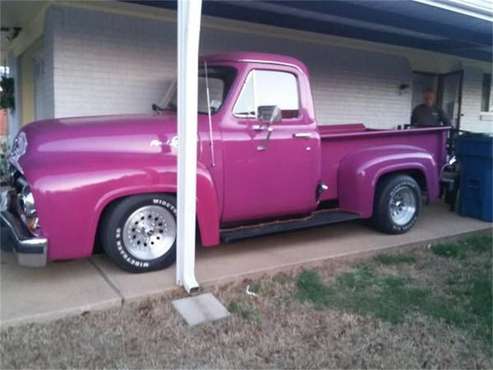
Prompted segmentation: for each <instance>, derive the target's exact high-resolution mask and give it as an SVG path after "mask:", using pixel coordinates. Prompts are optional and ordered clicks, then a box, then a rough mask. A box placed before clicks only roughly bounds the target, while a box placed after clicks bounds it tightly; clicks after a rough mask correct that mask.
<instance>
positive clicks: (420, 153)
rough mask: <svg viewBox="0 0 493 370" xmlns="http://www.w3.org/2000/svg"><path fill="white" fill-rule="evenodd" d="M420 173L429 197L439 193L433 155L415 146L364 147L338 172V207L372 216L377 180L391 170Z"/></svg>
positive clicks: (342, 162) (347, 159)
mask: <svg viewBox="0 0 493 370" xmlns="http://www.w3.org/2000/svg"><path fill="white" fill-rule="evenodd" d="M406 172H413V173H416V172H418V173H420V175H422V176H423V178H424V179H425V182H426V189H427V192H428V198H429V200H434V199H436V198H437V197H438V194H439V181H438V180H439V179H438V175H439V170H438V167H437V163H436V161H435V159H434V158H433V155H432V154H431V153H429V152H427V151H425V150H423V149H422V148H419V147H414V146H407V145H406V146H384V147H378V148H370V149H364V150H361V151H358V152H355V153H351V154H349V155H348V156H346V157H344V158H343V159H342V160H341V162H340V165H339V171H338V193H339V207H340V208H341V209H342V210H344V211H347V212H354V213H357V214H359V215H360V216H361V217H362V218H369V217H371V216H372V213H373V201H374V197H375V191H376V187H377V185H378V181H379V180H380V179H381V178H382V176H385V175H388V174H391V173H406Z"/></svg>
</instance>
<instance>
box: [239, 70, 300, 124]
mask: <svg viewBox="0 0 493 370" xmlns="http://www.w3.org/2000/svg"><path fill="white" fill-rule="evenodd" d="M257 71H267V72H273V73H286V74H290V75H291V76H293V77H294V79H295V83H296V93H297V100H298V115H297V116H296V117H290V118H282V120H281V122H285V123H289V122H298V121H300V120H302V118H303V114H302V107H303V104H302V96H301V89H300V81H299V78H298V75H297V74H296V73H295V72H292V71H287V70H279V69H269V68H258V67H253V68H251V69H250V70H249V71H248V74H247V76H246V78H245V79H244V81H243V83H242V85H241V89H240V92H239V94H238V96H237V97H236V100H235V102H234V104H233V106H232V114H233V117H235V118H237V119H239V120H256V119H258V117H257V112H255V115H254V116H248V117H246V116H242V115H237V114H236V113H235V109H236V105H237V104H238V101H239V100H240V98H241V95H242V94H243V91H244V89H245V86H246V84H247V83H248V82H249V79H250V76H251V78H252V81H253V82H252V83H253V104H254V106H255V109H256V108H257V98H256V97H257V96H256V93H255V92H256V90H255V87H256V84H255V72H257Z"/></svg>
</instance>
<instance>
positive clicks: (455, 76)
mask: <svg viewBox="0 0 493 370" xmlns="http://www.w3.org/2000/svg"><path fill="white" fill-rule="evenodd" d="M462 75H463V72H462V71H455V72H450V73H444V74H438V73H428V72H414V73H413V96H412V106H413V108H414V107H416V106H417V105H419V104H421V103H422V102H423V91H424V90H425V89H428V88H431V89H433V90H434V91H435V92H436V95H437V104H438V106H440V107H441V108H442V109H443V111H444V112H445V114H446V115H447V116H448V117H449V119H450V122H451V124H452V126H453V127H455V128H459V127H460V118H461V103H462Z"/></svg>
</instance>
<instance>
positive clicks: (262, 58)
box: [200, 51, 308, 74]
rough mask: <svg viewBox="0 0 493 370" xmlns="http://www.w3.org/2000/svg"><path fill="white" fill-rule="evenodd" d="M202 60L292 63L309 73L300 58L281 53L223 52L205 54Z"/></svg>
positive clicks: (291, 64)
mask: <svg viewBox="0 0 493 370" xmlns="http://www.w3.org/2000/svg"><path fill="white" fill-rule="evenodd" d="M200 60H201V61H203V60H206V61H207V62H210V63H212V62H234V63H265V64H279V65H290V66H294V67H296V68H298V69H300V70H301V71H302V72H303V73H305V74H308V69H307V68H306V66H305V64H304V63H303V62H301V61H300V60H298V59H296V58H293V57H290V56H286V55H281V54H269V53H255V52H245V51H240V52H229V53H221V54H211V55H205V56H203V57H201V58H200Z"/></svg>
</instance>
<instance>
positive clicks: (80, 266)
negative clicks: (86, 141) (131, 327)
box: [0, 204, 492, 327]
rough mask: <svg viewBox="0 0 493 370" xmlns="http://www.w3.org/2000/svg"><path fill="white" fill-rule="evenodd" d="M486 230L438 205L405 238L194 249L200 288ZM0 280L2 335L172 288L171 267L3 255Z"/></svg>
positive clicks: (342, 229)
mask: <svg viewBox="0 0 493 370" xmlns="http://www.w3.org/2000/svg"><path fill="white" fill-rule="evenodd" d="M491 227H492V224H489V223H486V222H482V221H478V220H474V219H471V218H464V217H460V216H458V215H456V214H454V213H452V212H449V211H448V210H447V208H446V207H445V206H444V205H442V204H434V205H432V206H428V207H425V208H424V212H423V215H422V216H421V218H420V220H419V221H418V223H417V225H416V226H415V227H414V229H413V230H412V231H410V232H409V233H407V234H404V235H398V236H392V235H385V234H381V233H378V232H376V231H374V230H373V229H370V228H369V227H367V226H365V225H364V224H363V223H359V222H349V223H345V224H338V225H330V226H326V227H322V228H317V229H311V230H306V231H300V232H293V233H287V234H280V235H275V236H269V237H263V238H258V239H251V240H246V241H242V242H237V243H234V244H227V245H221V246H219V247H215V248H199V249H198V250H197V265H196V269H197V275H198V281H199V282H200V284H201V285H202V286H206V285H210V284H215V283H218V282H224V281H228V280H232V279H236V278H239V277H246V276H252V275H256V274H261V273H265V272H273V271H278V270H282V269H286V268H291V267H293V266H296V265H300V264H303V265H306V264H313V263H319V262H320V261H323V260H326V259H329V258H335V257H342V256H356V255H358V254H364V253H371V252H375V251H379V250H385V249H390V248H396V247H403V246H409V245H419V244H423V243H428V242H432V241H436V240H438V239H442V238H453V237H456V236H460V235H463V234H467V233H470V232H474V231H480V230H488V229H491ZM0 277H1V281H0V325H1V326H2V327H5V326H9V325H13V324H16V323H21V322H32V321H42V320H50V319H55V318H59V317H63V316H66V315H76V314H80V313H82V312H85V311H89V310H96V309H103V308H107V307H112V306H119V305H121V304H123V302H127V301H129V300H134V299H138V298H142V297H146V296H150V295H155V294H160V293H163V292H165V291H167V290H171V289H174V288H175V287H176V286H175V268H174V267H173V268H169V269H167V270H163V271H157V272H152V273H147V274H139V275H135V274H129V273H126V272H123V271H121V270H119V269H118V268H116V267H115V266H113V264H112V263H111V262H110V261H109V260H108V259H107V258H106V257H105V256H104V255H97V256H94V257H92V258H90V259H86V260H79V261H70V262H57V263H51V264H49V265H48V266H47V267H45V268H42V269H28V268H23V267H19V266H17V264H16V263H15V258H14V256H13V255H12V254H11V253H8V252H2V255H1V271H0Z"/></svg>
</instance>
